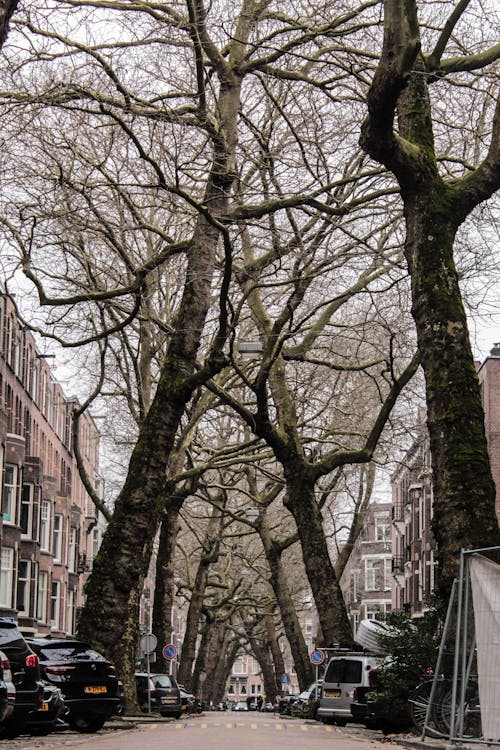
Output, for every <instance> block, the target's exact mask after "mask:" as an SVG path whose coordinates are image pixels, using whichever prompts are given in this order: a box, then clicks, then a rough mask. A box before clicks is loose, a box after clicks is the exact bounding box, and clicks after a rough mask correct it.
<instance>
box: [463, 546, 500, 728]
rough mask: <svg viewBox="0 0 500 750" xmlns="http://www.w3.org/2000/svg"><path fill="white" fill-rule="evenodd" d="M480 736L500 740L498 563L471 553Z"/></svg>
mask: <svg viewBox="0 0 500 750" xmlns="http://www.w3.org/2000/svg"><path fill="white" fill-rule="evenodd" d="M470 581H471V589H472V600H473V604H474V624H475V629H476V644H477V671H478V679H479V702H480V704H481V723H482V728H483V737H484V738H485V739H487V740H500V565H497V564H496V563H494V562H492V561H491V560H488V559H487V558H486V557H483V555H479V554H472V555H471V556H470Z"/></svg>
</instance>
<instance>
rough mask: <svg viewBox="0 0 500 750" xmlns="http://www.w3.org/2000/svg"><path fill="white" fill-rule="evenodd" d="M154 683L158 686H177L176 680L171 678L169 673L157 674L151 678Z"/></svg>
mask: <svg viewBox="0 0 500 750" xmlns="http://www.w3.org/2000/svg"><path fill="white" fill-rule="evenodd" d="M151 679H152V680H153V685H154V686H155V687H157V688H173V687H175V684H174V682H173V681H172V680H171V679H170V677H169V676H168V674H157V675H154V677H152V678H151Z"/></svg>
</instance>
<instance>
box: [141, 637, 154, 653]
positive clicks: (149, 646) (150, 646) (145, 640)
mask: <svg viewBox="0 0 500 750" xmlns="http://www.w3.org/2000/svg"><path fill="white" fill-rule="evenodd" d="M157 643H158V639H157V637H156V636H155V634H154V633H144V635H141V651H142V653H143V654H152V653H153V651H154V650H155V648H156V645H157Z"/></svg>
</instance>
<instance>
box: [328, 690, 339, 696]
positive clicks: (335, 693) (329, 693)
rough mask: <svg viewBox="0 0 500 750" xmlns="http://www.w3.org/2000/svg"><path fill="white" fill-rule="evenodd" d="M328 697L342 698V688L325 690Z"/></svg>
mask: <svg viewBox="0 0 500 750" xmlns="http://www.w3.org/2000/svg"><path fill="white" fill-rule="evenodd" d="M325 695H326V697H327V698H340V690H325Z"/></svg>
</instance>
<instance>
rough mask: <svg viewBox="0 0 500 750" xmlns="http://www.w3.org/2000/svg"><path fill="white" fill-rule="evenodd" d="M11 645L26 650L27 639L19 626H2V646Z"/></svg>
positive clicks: (0, 627)
mask: <svg viewBox="0 0 500 750" xmlns="http://www.w3.org/2000/svg"><path fill="white" fill-rule="evenodd" d="M3 646H10V647H12V648H19V649H22V650H23V651H25V650H26V641H25V640H24V638H23V637H22V635H21V633H20V632H19V630H18V629H17V628H6V627H2V626H0V648H3Z"/></svg>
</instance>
